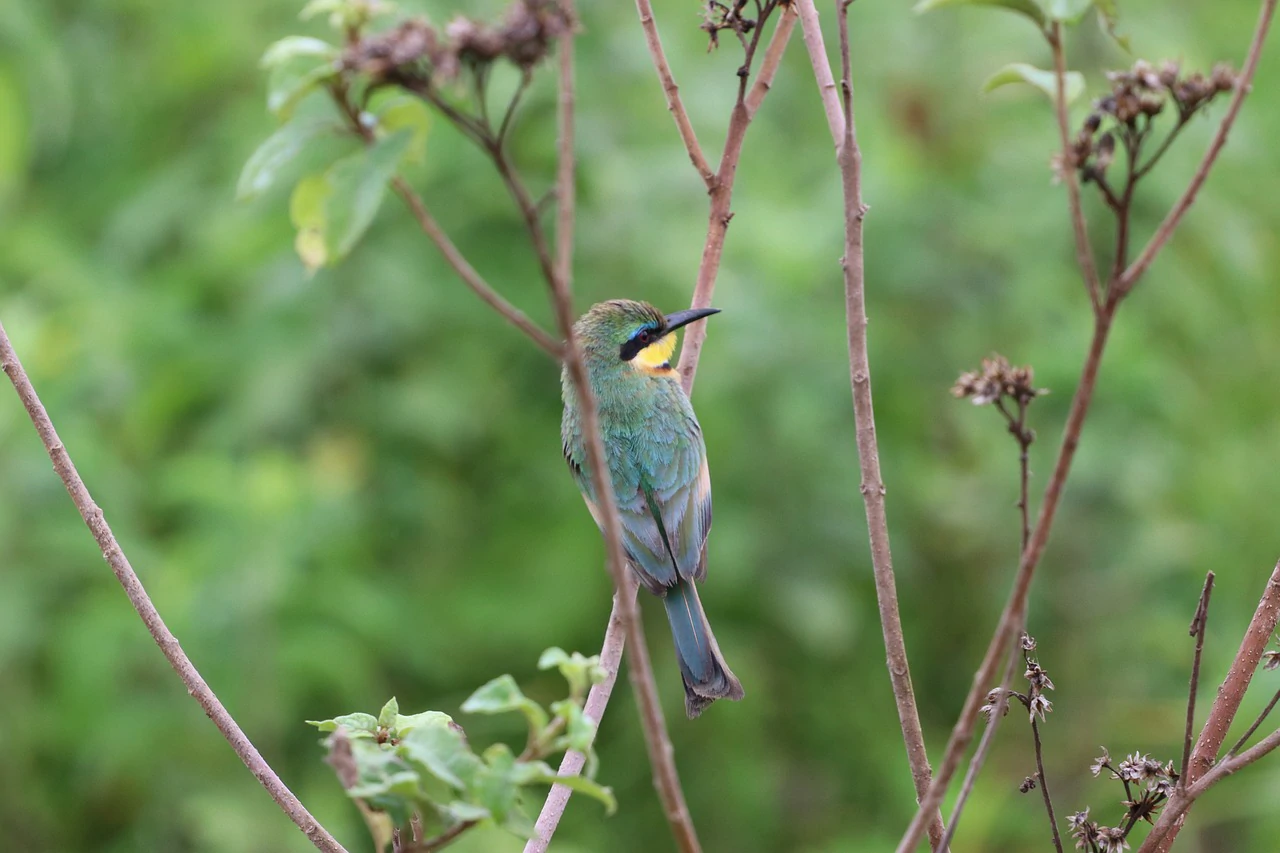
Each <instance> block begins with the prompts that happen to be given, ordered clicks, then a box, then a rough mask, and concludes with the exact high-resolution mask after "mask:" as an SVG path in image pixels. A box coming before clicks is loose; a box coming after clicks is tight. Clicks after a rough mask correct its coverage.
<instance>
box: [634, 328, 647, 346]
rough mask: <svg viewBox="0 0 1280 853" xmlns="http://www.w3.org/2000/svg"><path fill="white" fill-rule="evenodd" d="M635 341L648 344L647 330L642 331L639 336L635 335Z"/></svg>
mask: <svg viewBox="0 0 1280 853" xmlns="http://www.w3.org/2000/svg"><path fill="white" fill-rule="evenodd" d="M636 340H637V341H639V342H640V343H642V344H647V343H649V330H648V329H644V330H642V331H641V332H640V334H638V335H636Z"/></svg>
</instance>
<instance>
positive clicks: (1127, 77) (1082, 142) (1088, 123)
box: [1070, 59, 1238, 181]
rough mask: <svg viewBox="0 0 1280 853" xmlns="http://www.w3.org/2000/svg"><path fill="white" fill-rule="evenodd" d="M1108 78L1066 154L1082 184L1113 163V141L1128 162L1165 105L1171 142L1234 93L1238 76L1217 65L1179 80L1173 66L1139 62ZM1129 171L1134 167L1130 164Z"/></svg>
mask: <svg viewBox="0 0 1280 853" xmlns="http://www.w3.org/2000/svg"><path fill="white" fill-rule="evenodd" d="M1107 79H1108V81H1110V83H1111V92H1110V93H1108V94H1107V95H1105V96H1103V97H1102V98H1099V99H1098V100H1097V101H1095V102H1094V109H1093V112H1092V113H1090V114H1089V117H1088V118H1086V119H1085V121H1084V125H1083V126H1082V127H1081V128H1080V131H1079V133H1077V134H1076V138H1075V140H1074V142H1073V144H1072V147H1071V151H1070V158H1071V160H1072V163H1071V164H1070V165H1072V166H1074V167H1075V168H1077V169H1079V170H1080V172H1081V178H1082V179H1083V180H1085V181H1099V180H1102V179H1103V178H1104V177H1105V175H1106V172H1107V169H1108V167H1110V166H1111V163H1112V161H1113V160H1114V159H1115V152H1116V143H1117V140H1119V142H1120V143H1121V144H1122V145H1123V146H1124V148H1125V149H1126V151H1128V153H1129V155H1130V157H1131V158H1133V157H1134V155H1135V152H1136V150H1137V145H1138V144H1139V143H1140V142H1141V137H1142V136H1144V135H1145V134H1146V133H1147V131H1148V130H1149V129H1150V126H1151V122H1152V120H1153V119H1154V118H1155V117H1156V116H1157V115H1159V114H1160V113H1162V112H1164V109H1165V107H1166V106H1167V105H1169V103H1170V102H1172V104H1173V106H1174V108H1175V110H1176V111H1177V124H1176V125H1175V127H1174V128H1173V130H1172V131H1171V137H1172V135H1173V134H1176V133H1177V131H1178V130H1179V129H1181V127H1182V126H1183V125H1184V124H1186V123H1187V121H1188V120H1190V118H1191V117H1192V116H1193V115H1195V114H1196V113H1197V112H1198V111H1199V110H1201V109H1202V108H1203V107H1205V106H1207V105H1208V104H1209V103H1210V102H1211V101H1212V100H1213V99H1214V98H1215V97H1216V96H1218V95H1220V94H1222V93H1224V92H1230V91H1231V90H1233V89H1234V88H1235V87H1236V81H1237V79H1238V75H1237V74H1236V72H1235V71H1233V70H1232V69H1231V68H1230V67H1229V66H1226V65H1218V66H1216V67H1215V68H1214V69H1213V72H1212V73H1210V74H1209V75H1208V76H1205V75H1204V74H1203V73H1201V72H1199V71H1195V72H1192V73H1190V74H1186V75H1183V74H1182V70H1181V68H1180V66H1179V65H1178V63H1176V62H1172V61H1169V62H1164V63H1161V65H1160V66H1159V67H1158V68H1157V67H1155V66H1153V65H1151V64H1150V63H1148V62H1146V61H1145V60H1141V59H1140V60H1138V61H1137V62H1135V63H1134V65H1133V67H1132V68H1130V69H1129V70H1127V71H1111V72H1109V73H1108V74H1107ZM1140 120H1141V121H1140ZM1100 131H1101V132H1100ZM1131 168H1132V169H1134V170H1135V171H1136V170H1137V169H1138V168H1139V167H1138V166H1137V164H1131Z"/></svg>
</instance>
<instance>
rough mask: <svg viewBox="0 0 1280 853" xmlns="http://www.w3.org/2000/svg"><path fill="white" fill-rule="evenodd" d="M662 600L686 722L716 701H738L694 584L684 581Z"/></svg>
mask: <svg viewBox="0 0 1280 853" xmlns="http://www.w3.org/2000/svg"><path fill="white" fill-rule="evenodd" d="M663 601H664V603H665V604H666V608H667V621H669V622H670V623H671V636H672V638H673V639H674V640H675V645H676V659H677V660H678V661H679V663H680V676H681V678H682V679H684V710H685V713H686V714H688V715H689V719H693V718H694V717H696V716H698V715H699V714H701V713H702V712H703V710H705V709H706V707H707V706H708V705H710V704H711V703H712V702H714V701H715V700H717V699H733V700H738V699H741V698H742V696H743V692H742V685H741V684H740V683H739V682H738V679H737V678H736V677H734V674H733V672H731V671H730V670H729V666H728V664H726V663H725V662H724V657H722V656H721V654H720V647H719V646H718V645H716V637H715V634H713V633H711V625H710V624H709V623H708V622H707V615H706V614H705V613H704V612H703V610H702V602H701V601H699V600H698V590H697V588H696V587H695V586H694V582H693V581H690V580H685V581H681V582H680V583H678V584H676V585H675V586H674V587H672V588H670V589H669V590H668V591H667V594H666V597H665V598H664V599H663Z"/></svg>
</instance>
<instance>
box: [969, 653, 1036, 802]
mask: <svg viewBox="0 0 1280 853" xmlns="http://www.w3.org/2000/svg"><path fill="white" fill-rule="evenodd" d="M1035 648H1036V638H1035V637H1032V636H1031V635H1029V634H1023V635H1022V656H1023V660H1025V661H1026V664H1027V671H1026V672H1024V673H1023V674H1022V676H1023V678H1025V679H1027V683H1028V684H1030V689H1028V690H1027V692H1026V693H1019V692H1018V691H1017V690H1010V691H1008V696H1009V698H1011V699H1017V700H1018V701H1019V702H1021V703H1022V707H1024V708H1026V709H1027V713H1028V715H1029V716H1030V718H1031V720H1032V721H1034V720H1035V719H1036V717H1039V718H1040V719H1041V720H1043V719H1044V718H1045V715H1046V714H1049V713H1050V712H1052V711H1053V703H1052V702H1050V701H1049V700H1048V698H1046V697H1045V695H1044V691H1046V690H1053V689H1054V688H1053V680H1052V679H1051V678H1049V673H1047V672H1045V671H1044V668H1043V667H1042V666H1040V664H1039V663H1038V662H1037V661H1036V660H1035V659H1034V658H1032V657H1031V652H1033V651H1035ZM1001 692H1002V688H999V687H997V688H996V689H995V690H992V691H991V692H990V693H988V694H987V703H986V704H985V705H983V706H982V707H981V708H979V709H978V711H979V712H980V713H981V714H982V715H983V716H985V717H987V718H988V719H990V718H991V714H992V713H993V712H994V711H995V709H996V703H997V700H999V698H1000V695H1001ZM1008 710H1009V709H1008V707H1007V706H1006V707H1005V713H1008ZM1023 793H1025V791H1024V792H1023Z"/></svg>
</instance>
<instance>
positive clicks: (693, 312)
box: [664, 308, 720, 334]
mask: <svg viewBox="0 0 1280 853" xmlns="http://www.w3.org/2000/svg"><path fill="white" fill-rule="evenodd" d="M719 313H720V309H719V308H690V309H689V310H688V311H677V312H676V313H674V314H668V315H667V316H666V317H665V318H664V319H665V320H666V321H667V328H666V329H665V330H664V331H666V332H667V333H668V334H669V333H671V332H674V331H675V330H676V329H678V328H680V327H681V326H687V325H689V324H690V323H692V322H693V321H694V320H701V319H702V318H703V317H710V316H711V315H712V314H719Z"/></svg>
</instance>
